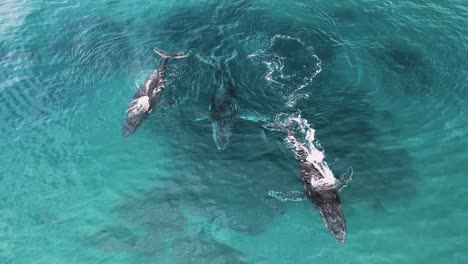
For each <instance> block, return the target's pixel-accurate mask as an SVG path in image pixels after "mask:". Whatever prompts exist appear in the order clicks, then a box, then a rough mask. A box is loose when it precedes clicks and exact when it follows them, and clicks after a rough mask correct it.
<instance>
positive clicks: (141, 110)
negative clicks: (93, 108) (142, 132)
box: [122, 48, 189, 137]
mask: <svg viewBox="0 0 468 264" xmlns="http://www.w3.org/2000/svg"><path fill="white" fill-rule="evenodd" d="M154 51H155V52H156V53H157V54H158V55H159V56H161V57H162V58H163V60H162V62H161V65H160V66H159V67H158V68H157V69H156V70H154V72H153V73H152V74H151V76H150V77H149V78H148V79H147V80H146V81H145V82H144V83H143V85H142V86H141V87H140V88H139V89H138V91H137V92H136V93H135V95H134V96H133V98H132V100H131V101H130V104H129V105H128V108H127V111H126V112H127V113H126V118H125V122H124V124H123V128H122V136H124V137H128V136H130V135H132V134H133V133H135V131H136V130H137V128H138V127H139V126H140V125H141V124H142V123H143V121H144V120H145V119H146V117H147V116H148V115H149V114H150V113H151V111H152V109H153V107H154V106H155V105H156V104H157V103H158V102H159V100H160V99H161V96H162V94H163V92H164V87H165V85H164V83H165V76H166V69H167V65H168V63H169V61H170V60H171V59H180V58H185V57H187V56H188V55H189V54H188V53H175V54H169V53H167V52H165V51H163V50H160V49H158V48H154Z"/></svg>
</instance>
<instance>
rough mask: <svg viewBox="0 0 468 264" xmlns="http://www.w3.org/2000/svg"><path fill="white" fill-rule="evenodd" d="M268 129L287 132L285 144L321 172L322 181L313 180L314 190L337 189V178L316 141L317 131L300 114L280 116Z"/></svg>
mask: <svg viewBox="0 0 468 264" xmlns="http://www.w3.org/2000/svg"><path fill="white" fill-rule="evenodd" d="M266 127H267V128H270V129H271V128H273V130H282V131H286V132H287V133H288V136H287V137H286V138H285V142H286V145H287V146H288V148H290V149H291V150H293V152H294V154H295V155H296V156H297V157H299V158H301V159H302V157H303V156H304V155H306V158H305V159H306V161H307V163H309V164H310V165H312V166H314V167H315V168H316V169H317V170H318V171H319V172H320V174H321V175H322V176H323V177H322V178H321V179H314V178H312V179H311V182H310V184H311V185H312V187H313V188H314V189H330V188H335V183H336V178H335V176H334V175H333V172H332V171H331V170H330V168H329V167H328V164H327V163H326V162H325V160H324V159H325V152H324V151H323V150H321V146H320V143H319V142H318V140H316V139H315V129H313V128H312V127H311V126H310V124H309V122H308V121H307V120H306V119H304V118H302V117H301V114H300V112H298V113H296V114H293V115H287V114H280V115H278V116H277V117H276V118H275V121H274V124H268V125H266Z"/></svg>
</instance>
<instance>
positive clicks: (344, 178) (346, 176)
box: [335, 167, 353, 192]
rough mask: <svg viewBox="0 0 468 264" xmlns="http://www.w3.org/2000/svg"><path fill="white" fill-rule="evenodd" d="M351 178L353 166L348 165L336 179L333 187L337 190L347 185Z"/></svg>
mask: <svg viewBox="0 0 468 264" xmlns="http://www.w3.org/2000/svg"><path fill="white" fill-rule="evenodd" d="M352 179H353V168H352V167H349V168H348V169H347V170H346V172H345V173H343V174H342V175H341V176H340V177H338V179H336V184H335V188H336V190H337V191H338V192H339V191H341V190H342V189H343V188H344V187H346V186H348V184H349V182H350V181H351V180H352Z"/></svg>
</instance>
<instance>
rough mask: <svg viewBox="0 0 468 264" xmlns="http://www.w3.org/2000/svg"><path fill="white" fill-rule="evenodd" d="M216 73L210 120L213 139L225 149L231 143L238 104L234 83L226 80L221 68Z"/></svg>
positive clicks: (220, 148)
mask: <svg viewBox="0 0 468 264" xmlns="http://www.w3.org/2000/svg"><path fill="white" fill-rule="evenodd" d="M215 75H216V76H215V80H216V85H215V87H214V91H213V95H212V96H211V102H210V120H211V128H212V131H213V140H214V142H215V143H216V146H217V147H218V149H219V150H224V149H226V147H227V145H228V144H229V140H230V137H231V129H232V122H233V120H234V119H235V116H236V113H237V106H236V102H235V99H234V98H235V95H234V89H233V86H232V83H231V82H229V81H225V80H224V78H223V73H222V71H221V69H220V68H218V70H217V71H216V74H215Z"/></svg>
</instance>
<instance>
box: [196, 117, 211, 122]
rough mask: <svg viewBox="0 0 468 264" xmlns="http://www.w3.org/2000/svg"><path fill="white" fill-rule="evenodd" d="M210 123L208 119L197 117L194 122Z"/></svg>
mask: <svg viewBox="0 0 468 264" xmlns="http://www.w3.org/2000/svg"><path fill="white" fill-rule="evenodd" d="M204 121H208V117H197V118H195V119H194V120H193V122H204Z"/></svg>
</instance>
